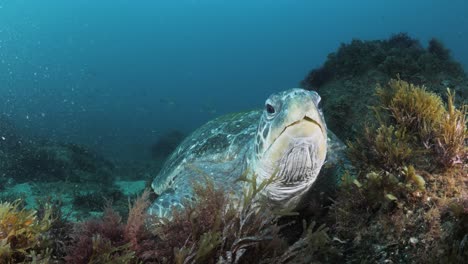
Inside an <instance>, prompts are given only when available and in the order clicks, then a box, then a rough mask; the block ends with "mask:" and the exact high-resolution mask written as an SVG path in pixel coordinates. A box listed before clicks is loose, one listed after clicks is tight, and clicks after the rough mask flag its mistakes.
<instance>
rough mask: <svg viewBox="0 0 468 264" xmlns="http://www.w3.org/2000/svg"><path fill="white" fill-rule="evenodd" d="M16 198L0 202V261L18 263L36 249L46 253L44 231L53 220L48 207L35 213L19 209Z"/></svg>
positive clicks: (45, 232)
mask: <svg viewBox="0 0 468 264" xmlns="http://www.w3.org/2000/svg"><path fill="white" fill-rule="evenodd" d="M20 204H21V202H20V201H15V202H11V203H10V202H2V203H0V263H19V262H22V261H24V260H25V259H27V258H28V257H29V258H33V257H35V256H36V254H38V253H39V252H41V253H45V254H49V253H50V251H48V250H47V249H46V248H47V246H48V245H49V242H50V241H49V238H48V235H47V232H48V231H49V229H50V227H51V223H52V221H53V216H52V209H51V207H47V208H45V210H43V211H42V215H41V216H38V213H37V211H35V210H26V209H23V208H21V206H20Z"/></svg>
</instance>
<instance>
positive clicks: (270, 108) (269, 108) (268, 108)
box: [265, 104, 276, 115]
mask: <svg viewBox="0 0 468 264" xmlns="http://www.w3.org/2000/svg"><path fill="white" fill-rule="evenodd" d="M265 110H266V111H267V113H268V114H270V115H272V114H274V113H275V112H276V111H275V108H274V107H273V106H272V105H271V104H266V105H265Z"/></svg>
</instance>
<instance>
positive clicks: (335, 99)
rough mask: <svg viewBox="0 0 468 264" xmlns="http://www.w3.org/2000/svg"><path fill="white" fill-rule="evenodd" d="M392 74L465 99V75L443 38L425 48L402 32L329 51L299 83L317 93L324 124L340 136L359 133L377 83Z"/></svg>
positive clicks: (467, 82)
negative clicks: (321, 61) (448, 90)
mask: <svg viewBox="0 0 468 264" xmlns="http://www.w3.org/2000/svg"><path fill="white" fill-rule="evenodd" d="M397 74H398V75H399V76H400V78H401V79H403V80H406V81H408V82H411V83H413V84H415V85H426V86H427V89H429V90H430V91H432V92H435V93H437V94H439V95H445V94H446V89H447V88H450V89H452V90H453V91H455V93H456V94H457V97H458V99H457V100H458V102H461V103H463V102H466V101H467V100H468V78H467V76H466V73H465V72H464V70H463V67H462V66H461V64H459V63H458V62H457V61H455V60H454V59H453V58H452V57H451V55H450V51H449V50H448V49H447V48H445V47H444V45H443V44H442V42H440V41H439V40H437V39H432V40H430V41H429V43H428V44H427V47H424V46H423V45H422V44H421V43H420V42H419V41H418V40H416V39H413V38H411V37H410V36H409V35H408V34H406V33H399V34H395V35H393V36H391V37H390V38H388V39H386V40H372V41H362V40H358V39H355V40H353V41H351V42H350V43H346V44H342V45H341V46H340V47H339V49H338V50H337V51H336V52H333V53H330V54H329V55H328V58H327V60H326V62H325V63H324V64H323V65H322V66H321V67H320V68H317V69H314V70H312V71H311V72H310V73H309V74H308V75H307V76H306V78H305V79H304V80H303V81H302V82H301V86H302V87H304V88H306V89H309V90H316V91H317V92H318V93H319V94H320V95H321V97H322V99H323V100H322V101H323V102H322V103H323V111H324V113H326V119H327V125H328V127H329V128H330V129H331V130H332V131H334V132H335V133H336V134H337V135H338V137H339V138H341V139H343V140H348V139H353V138H355V137H356V136H357V135H359V133H360V132H361V131H362V128H363V127H362V125H363V124H362V122H357V121H359V120H362V118H363V117H365V116H367V115H369V114H372V113H371V110H370V109H368V108H367V106H368V105H372V104H375V103H376V101H375V100H376V98H375V97H374V96H372V95H373V93H374V87H375V84H376V83H380V84H385V83H387V82H388V81H389V80H390V79H392V78H395V77H396V76H397Z"/></svg>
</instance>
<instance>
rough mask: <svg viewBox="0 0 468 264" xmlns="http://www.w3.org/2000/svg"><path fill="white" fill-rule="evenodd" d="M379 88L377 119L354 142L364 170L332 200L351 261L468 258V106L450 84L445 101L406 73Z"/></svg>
mask: <svg viewBox="0 0 468 264" xmlns="http://www.w3.org/2000/svg"><path fill="white" fill-rule="evenodd" d="M376 94H377V97H378V99H379V103H378V104H376V105H374V106H372V107H371V109H373V112H374V118H373V120H374V122H373V123H372V122H370V123H368V124H366V125H365V127H364V131H363V133H362V136H361V137H359V138H357V139H355V140H354V141H352V142H348V145H349V147H350V148H349V156H350V159H351V160H352V162H353V163H354V164H355V165H356V167H358V169H359V170H358V173H357V175H356V176H355V177H350V176H346V175H345V176H346V177H343V181H342V185H341V188H340V190H339V191H338V194H337V197H336V199H335V202H334V204H333V205H332V206H331V215H330V217H331V218H332V219H333V223H334V230H333V231H334V232H335V233H334V235H336V236H338V237H340V238H342V239H344V240H345V241H347V242H346V247H345V249H344V250H350V251H352V257H351V258H350V261H351V262H352V261H353V259H354V260H356V259H359V261H360V262H365V263H372V262H379V261H383V260H386V261H392V262H423V263H428V262H431V260H432V261H433V259H445V260H447V262H448V263H451V262H456V261H453V260H460V259H463V256H464V254H466V251H465V247H463V245H464V244H463V243H464V242H463V241H464V240H463V239H464V235H460V232H461V233H463V232H465V231H463V230H466V229H464V226H463V224H460V223H461V222H463V221H464V220H463V219H464V217H463V215H464V214H463V212H464V209H459V208H460V207H461V208H465V207H463V206H460V205H459V204H460V203H458V204H457V206H452V205H453V204H454V203H453V201H458V200H460V198H461V197H466V191H465V190H466V187H467V185H466V184H467V181H466V175H468V174H467V173H468V172H467V169H468V167H466V160H467V159H466V155H467V152H466V151H467V146H466V139H467V133H466V113H467V112H466V106H461V107H459V108H457V107H455V103H454V101H455V100H454V94H453V93H452V92H451V91H450V90H449V91H448V92H447V100H446V103H444V101H443V100H442V99H441V97H440V96H438V95H436V94H434V93H432V92H428V91H427V90H426V88H425V87H424V86H417V85H413V84H411V83H408V82H405V81H402V80H401V79H399V78H398V79H394V80H391V81H390V82H389V83H388V84H387V85H386V86H380V85H378V86H377V91H376ZM455 204H456V203H455ZM450 206H451V207H450ZM447 207H450V208H458V209H457V210H447V209H445V208H447ZM454 212H456V213H454ZM460 212H461V213H460ZM448 215H452V217H449V216H448ZM460 219H461V220H460ZM460 230H462V231H460ZM463 234H464V233H463ZM369 249H370V250H369ZM362 256H365V258H362Z"/></svg>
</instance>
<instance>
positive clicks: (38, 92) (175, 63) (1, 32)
mask: <svg viewBox="0 0 468 264" xmlns="http://www.w3.org/2000/svg"><path fill="white" fill-rule="evenodd" d="M466 14H468V2H467V1H463V0H451V1H442V0H439V1H436V0H433V1H430V0H413V1H407V0H406V1H405V0H393V1H385V0H380V1H377V0H367V1H345V0H343V1H338V0H326V1H325V0H322V1H312V0H235V1H227V0H198V1H197V0H191V1H189V0H164V1H163V0H153V1H143V0H141V1H130V0H128V1H122V0H99V1H97V0H87V1H83V0H73V1H64V0H47V1H34V0H29V1H27V0H4V1H0V113H3V114H6V115H9V116H11V117H12V118H13V119H14V120H15V121H16V122H17V123H18V124H19V125H21V126H24V127H27V128H30V129H31V130H33V131H35V133H38V134H40V135H45V136H47V137H51V138H57V139H60V140H66V141H73V142H78V143H82V144H86V145H88V146H90V147H92V148H94V149H97V150H99V151H101V152H103V153H104V154H106V155H108V156H110V157H113V158H122V159H140V158H147V157H148V156H149V151H148V149H149V146H150V145H151V144H152V143H154V142H155V141H156V140H157V139H158V137H160V135H161V134H163V133H164V132H165V131H168V130H173V129H178V130H181V131H183V132H186V133H188V132H190V131H191V130H193V129H194V128H196V127H198V126H199V125H201V124H203V123H204V122H206V121H207V120H209V119H212V118H213V117H215V116H218V115H221V114H224V113H228V112H233V111H240V110H246V109H251V108H255V107H260V106H261V105H262V104H263V102H264V100H265V98H266V97H267V96H268V95H269V94H270V93H272V92H275V91H279V90H283V89H286V88H291V87H295V86H298V84H299V82H300V81H301V80H302V79H303V77H304V76H305V75H306V73H307V72H308V71H309V70H311V69H313V68H315V67H317V66H319V65H321V64H322V63H323V62H324V61H325V59H326V56H327V54H328V53H330V52H333V51H335V50H336V49H337V48H338V47H339V45H340V43H342V42H349V41H350V40H352V39H353V38H359V39H364V40H368V39H383V38H388V37H389V36H390V35H391V34H393V33H398V32H407V33H409V34H410V35H411V36H412V37H415V38H418V39H419V40H421V41H422V42H423V43H426V42H427V40H428V39H430V38H432V37H437V38H439V39H440V40H442V41H443V42H444V44H445V45H446V46H447V47H448V48H450V49H451V50H452V54H453V56H454V57H455V58H456V59H457V60H458V61H460V62H461V63H462V64H463V65H464V67H465V69H466V68H467V67H468V51H467V49H468V48H467V47H468V46H467V45H466V43H468V16H467V15H466Z"/></svg>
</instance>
